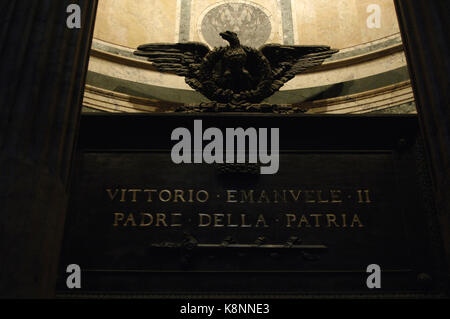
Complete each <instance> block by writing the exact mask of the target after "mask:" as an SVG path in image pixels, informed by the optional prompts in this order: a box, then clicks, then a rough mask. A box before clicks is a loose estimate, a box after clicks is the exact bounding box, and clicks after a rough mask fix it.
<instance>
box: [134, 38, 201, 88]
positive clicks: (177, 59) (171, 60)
mask: <svg viewBox="0 0 450 319" xmlns="http://www.w3.org/2000/svg"><path fill="white" fill-rule="evenodd" d="M209 52H210V49H209V47H208V46H206V45H205V44H202V43H197V42H185V43H176V44H166V43H150V44H143V45H141V46H139V47H138V48H137V51H135V52H134V54H135V55H137V56H142V57H146V58H147V59H148V61H150V62H152V63H153V65H154V66H155V67H156V69H157V70H158V71H160V72H166V73H174V74H177V75H179V76H184V77H185V78H186V83H188V84H189V85H190V86H191V87H192V88H193V89H198V86H199V85H200V86H201V84H200V83H199V81H198V78H197V77H198V75H199V72H198V71H199V69H200V66H201V63H202V61H203V58H204V57H205V56H206V55H207V54H208V53H209Z"/></svg>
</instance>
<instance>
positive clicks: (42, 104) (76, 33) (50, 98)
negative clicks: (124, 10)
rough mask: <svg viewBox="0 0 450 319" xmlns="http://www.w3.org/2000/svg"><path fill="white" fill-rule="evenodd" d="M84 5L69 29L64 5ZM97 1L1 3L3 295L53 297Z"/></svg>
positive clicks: (0, 256) (12, 0)
mask: <svg viewBox="0 0 450 319" xmlns="http://www.w3.org/2000/svg"><path fill="white" fill-rule="evenodd" d="M70 4H78V5H79V6H80V7H81V28H80V29H69V28H67V25H66V20H67V17H68V16H69V14H68V13H67V12H66V10H67V7H68V5H70ZM96 8H97V1H94V0H58V1H55V0H9V1H2V4H1V5H0V9H1V10H0V12H1V16H0V21H1V22H0V70H1V77H0V81H1V82H0V297H2V298H36V297H38V298H47V297H52V296H53V295H54V292H55V281H56V274H57V267H58V257H59V252H60V244H61V239H62V235H63V227H64V219H65V213H66V206H67V197H68V188H69V175H70V166H71V159H72V153H73V148H74V141H75V139H76V136H77V128H78V123H79V117H80V112H81V99H82V94H83V88H84V81H85V76H86V70H87V61H88V56H89V48H90V45H91V41H92V33H93V25H94V20H95V13H96Z"/></svg>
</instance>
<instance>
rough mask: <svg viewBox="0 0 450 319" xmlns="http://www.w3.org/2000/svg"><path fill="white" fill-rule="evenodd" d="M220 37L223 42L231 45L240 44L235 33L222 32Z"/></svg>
mask: <svg viewBox="0 0 450 319" xmlns="http://www.w3.org/2000/svg"><path fill="white" fill-rule="evenodd" d="M220 36H221V37H222V38H223V39H224V40H226V41H228V42H230V44H231V45H239V44H240V42H239V38H238V35H237V33H235V32H233V31H225V32H222V33H220Z"/></svg>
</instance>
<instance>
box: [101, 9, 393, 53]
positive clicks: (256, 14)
mask: <svg viewBox="0 0 450 319" xmlns="http://www.w3.org/2000/svg"><path fill="white" fill-rule="evenodd" d="M374 4H375V5H377V6H379V8H380V10H381V25H380V28H368V26H367V19H368V17H369V16H370V15H371V12H372V11H370V12H368V7H369V6H370V5H374ZM369 8H370V7H369ZM226 29H231V31H236V32H237V33H238V34H240V35H241V37H243V38H244V40H245V41H244V42H247V44H253V45H256V46H259V45H261V44H262V43H264V42H268V41H270V42H276V43H283V42H284V43H289V42H291V43H289V44H318V43H320V44H328V45H331V46H333V47H336V48H339V49H343V48H349V47H352V46H356V45H360V44H363V43H367V42H371V41H375V40H378V39H382V38H384V37H387V36H390V35H393V34H396V33H398V32H399V30H398V24H397V18H396V15H395V9H394V4H393V1H392V0H334V1H329V0H253V1H247V0H230V1H224V0H164V1H161V0H100V1H99V7H98V14H97V20H96V27H95V33H94V37H95V38H96V39H99V40H102V41H105V42H109V43H112V44H115V45H120V46H124V47H128V48H136V47H137V46H138V45H140V44H142V43H147V42H178V41H180V40H182V41H187V40H190V41H205V42H207V43H208V44H210V45H217V44H220V43H223V42H222V40H221V39H220V37H219V36H218V34H216V33H219V32H221V31H224V30H226Z"/></svg>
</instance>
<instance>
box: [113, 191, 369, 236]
mask: <svg viewBox="0 0 450 319" xmlns="http://www.w3.org/2000/svg"><path fill="white" fill-rule="evenodd" d="M105 191H106V194H107V196H108V198H109V200H111V201H113V202H117V203H121V204H129V207H128V208H127V209H118V210H117V211H114V212H112V220H113V222H112V223H113V226H114V227H118V228H120V227H135V228H155V227H156V228H182V227H183V226H185V225H186V224H190V225H194V226H196V227H198V228H206V227H212V228H242V229H245V228H270V227H272V226H278V227H285V228H323V227H325V228H364V227H365V224H366V222H365V221H364V215H362V214H360V213H358V211H357V210H358V205H359V206H361V207H362V206H367V205H370V204H372V199H371V193H370V190H367V189H358V190H356V191H354V192H352V193H349V192H348V193H347V194H344V192H343V191H342V190H338V189H331V190H327V191H325V190H299V189H284V190H261V191H256V190H225V191H224V192H223V193H217V194H212V193H210V192H208V191H206V190H193V189H189V190H180V189H174V190H169V189H162V190H159V189H112V188H109V189H106V190H105ZM210 201H222V202H223V203H226V204H228V207H229V210H231V211H239V212H234V213H230V212H216V211H213V210H214V209H212V208H211V207H209V208H208V209H202V208H201V206H200V205H199V206H198V207H199V208H198V209H197V212H196V214H194V216H192V215H191V214H189V216H185V214H184V213H183V212H181V211H172V212H164V211H161V210H159V209H158V210H157V211H152V210H151V207H150V208H149V209H148V210H146V211H142V208H139V209H138V211H133V206H132V204H139V203H144V204H149V205H151V204H152V203H160V204H164V203H177V204H184V203H196V204H209V202H210ZM287 203H298V204H301V205H303V206H302V208H301V209H300V208H299V209H298V210H293V209H283V210H282V209H280V210H279V212H276V214H275V216H272V215H273V214H271V216H268V215H265V214H260V213H258V212H257V211H258V207H261V205H269V204H272V205H277V204H278V205H282V204H287ZM351 203H353V204H356V205H357V206H354V207H353V208H352V209H348V208H347V206H348V205H346V204H351ZM233 205H234V206H233ZM249 205H254V206H249ZM323 205H328V207H327V209H324V210H323V211H322V212H321V213H319V212H316V211H317V208H321V207H322V206H323ZM330 205H331V206H333V207H335V208H334V209H330V208H329V207H330ZM242 207H245V208H242ZM249 207H251V208H250V209H251V212H245V210H246V209H247V210H248V209H249ZM241 210H244V212H242V211H241ZM309 210H311V211H309Z"/></svg>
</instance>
